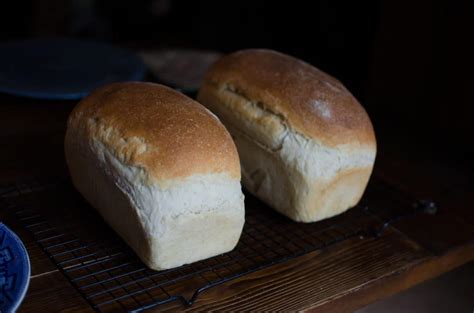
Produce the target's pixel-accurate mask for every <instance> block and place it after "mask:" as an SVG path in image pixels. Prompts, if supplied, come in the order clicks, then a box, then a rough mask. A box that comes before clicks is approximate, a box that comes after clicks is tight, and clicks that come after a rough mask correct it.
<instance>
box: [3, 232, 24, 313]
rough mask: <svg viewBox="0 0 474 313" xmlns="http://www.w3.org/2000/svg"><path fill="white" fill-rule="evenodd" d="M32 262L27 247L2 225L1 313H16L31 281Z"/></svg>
mask: <svg viewBox="0 0 474 313" xmlns="http://www.w3.org/2000/svg"><path fill="white" fill-rule="evenodd" d="M30 271H31V269H30V260H29V258H28V254H27V252H26V249H25V246H24V245H23V243H22V242H21V240H20V239H19V238H18V236H17V235H15V233H14V232H12V231H11V230H10V229H9V228H8V227H6V226H5V225H4V224H2V223H0V312H2V313H3V312H15V311H16V310H17V309H18V307H19V306H20V303H21V301H22V300H23V298H24V297H25V294H26V290H27V289H28V283H29V280H30Z"/></svg>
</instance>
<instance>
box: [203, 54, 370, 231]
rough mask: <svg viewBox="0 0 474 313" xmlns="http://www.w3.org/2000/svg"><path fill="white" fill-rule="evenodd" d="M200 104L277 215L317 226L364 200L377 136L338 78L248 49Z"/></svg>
mask: <svg viewBox="0 0 474 313" xmlns="http://www.w3.org/2000/svg"><path fill="white" fill-rule="evenodd" d="M198 101H199V102H201V103H202V104H204V105H205V106H206V107H207V108H209V109H210V110H211V111H213V112H214V113H216V115H218V116H219V118H220V119H221V121H222V122H223V123H224V124H225V125H226V127H227V129H228V130H229V132H230V133H231V134H232V137H233V139H234V141H235V143H236V146H237V149H238V151H239V155H240V160H241V166H242V181H243V184H244V186H245V188H246V189H247V190H249V191H250V192H251V193H252V194H254V195H256V196H257V197H259V198H260V199H262V200H263V201H264V202H266V203H267V204H269V205H270V206H271V207H273V208H274V209H276V210H277V211H279V212H281V213H283V214H285V215H287V216H288V217H290V218H291V219H293V220H295V221H301V222H313V221H318V220H321V219H325V218H328V217H331V216H334V215H336V214H339V213H341V212H344V211H345V210H347V209H348V208H350V207H353V206H354V205H356V204H357V203H358V202H359V200H360V198H361V196H362V195H363V193H364V190H365V188H366V185H367V183H368V180H369V178H370V175H371V173H372V168H373V164H374V160H375V155H376V142H375V135H374V132H373V128H372V124H371V122H370V119H369V117H368V115H367V113H366V112H365V110H364V109H363V108H362V106H361V105H360V104H359V103H358V102H357V100H356V99H355V98H354V97H353V96H352V95H351V94H350V93H349V91H347V89H346V88H345V87H344V86H343V85H342V84H341V83H340V82H339V81H337V80H336V79H334V78H333V77H331V76H329V75H327V74H325V73H323V72H322V71H320V70H318V69H316V68H314V67H312V66H311V65H309V64H307V63H304V62H302V61H300V60H297V59H295V58H293V57H290V56H286V55H283V54H281V53H277V52H274V51H269V50H243V51H239V52H236V53H233V54H230V55H228V56H225V57H224V58H222V59H220V60H219V61H218V62H217V63H215V64H214V65H213V67H212V68H211V69H210V70H209V72H208V73H207V75H206V78H205V80H204V83H203V85H202V87H201V89H200V91H199V94H198Z"/></svg>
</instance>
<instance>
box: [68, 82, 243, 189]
mask: <svg viewBox="0 0 474 313" xmlns="http://www.w3.org/2000/svg"><path fill="white" fill-rule="evenodd" d="M70 131H76V132H79V134H82V136H85V137H86V138H84V139H85V140H86V141H89V142H92V141H94V140H95V141H99V142H101V143H102V144H103V145H105V147H106V148H107V149H108V150H109V151H110V152H112V153H113V154H114V156H115V157H116V158H117V159H119V160H120V161H121V162H122V163H124V164H125V165H128V166H136V167H139V168H143V169H145V170H146V172H147V175H148V178H152V180H154V181H159V182H160V181H164V180H168V179H178V178H184V177H187V176H190V175H195V174H209V173H221V172H225V173H228V174H230V175H231V176H232V177H234V178H240V165H239V157H238V154H237V150H236V148H235V145H234V143H233V141H232V138H231V137H230V135H229V133H228V132H227V130H226V129H225V127H224V126H223V125H222V124H221V123H220V121H219V120H218V119H217V118H216V117H215V116H214V115H212V114H211V113H210V112H209V111H208V110H207V109H206V108H204V107H203V106H201V105H200V104H199V103H197V102H195V101H194V100H192V99H190V98H188V97H186V96H185V95H183V94H181V93H179V92H176V91H174V90H172V89H170V88H168V87H165V86H162V85H158V84H152V83H131V82H130V83H115V84H110V85H107V86H105V87H102V88H100V89H98V90H96V91H95V92H93V93H92V94H91V95H89V96H88V97H86V98H85V99H83V100H82V101H81V102H80V103H79V104H78V105H77V106H76V108H75V109H74V111H73V112H72V113H71V115H70V117H69V121H68V132H70ZM91 140H92V141H91ZM78 144H79V143H78Z"/></svg>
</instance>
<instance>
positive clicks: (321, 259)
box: [0, 96, 474, 312]
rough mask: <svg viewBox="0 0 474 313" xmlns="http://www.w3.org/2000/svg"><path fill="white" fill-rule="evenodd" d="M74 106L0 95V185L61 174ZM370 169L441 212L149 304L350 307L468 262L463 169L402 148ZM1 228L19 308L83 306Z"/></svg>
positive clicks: (36, 251) (472, 240)
mask: <svg viewBox="0 0 474 313" xmlns="http://www.w3.org/2000/svg"><path fill="white" fill-rule="evenodd" d="M74 104H75V103H73V102H46V101H33V100H28V99H17V98H14V97H10V96H1V97H0V140H1V145H0V183H10V182H15V181H16V182H18V181H21V180H23V179H27V178H29V177H32V176H36V177H38V176H48V175H56V174H64V173H65V171H66V167H65V163H64V157H63V151H62V149H63V147H62V142H63V136H64V130H65V121H66V118H67V116H68V114H69V112H70V110H71V109H72V107H73V106H74ZM380 140H381V139H380V138H379V141H380ZM399 151H404V149H403V147H400V149H399ZM426 159H430V157H429V156H427V157H426ZM375 172H376V173H377V175H379V176H382V177H383V178H384V179H386V180H388V181H390V182H392V183H393V184H396V185H397V186H399V188H401V189H403V190H405V191H407V192H410V193H411V194H413V195H414V196H417V197H422V198H431V199H434V200H436V202H437V203H438V205H439V206H440V207H441V208H442V210H440V212H439V214H436V215H433V216H428V217H427V216H419V217H413V218H410V219H409V220H404V221H403V223H401V222H400V223H396V224H394V225H393V226H391V227H390V228H389V229H388V230H387V231H386V232H384V234H383V235H382V236H381V237H380V238H377V239H366V240H358V239H357V238H354V239H351V240H348V241H344V242H341V243H339V244H337V245H335V246H331V247H330V248H328V249H326V250H321V251H315V252H312V253H309V254H306V255H304V256H302V257H299V258H297V259H294V260H291V261H288V262H285V263H283V264H279V265H275V266H272V267H270V268H267V269H265V270H261V271H258V272H255V273H252V274H249V275H246V276H243V277H241V278H239V279H237V280H233V281H230V282H228V283H226V284H224V285H222V286H219V287H218V288H213V289H210V290H208V291H206V292H204V293H203V294H202V295H200V297H199V298H198V300H197V302H196V303H195V304H194V305H193V306H192V307H189V308H187V307H183V306H182V304H181V303H179V302H172V303H170V304H167V305H166V306H164V307H159V308H158V309H156V310H157V311H158V310H159V311H162V310H165V309H170V310H177V309H185V310H219V311H232V310H234V311H246V310H257V311H258V310H265V311H275V310H280V311H289V310H309V309H311V310H314V311H321V312H351V311H353V310H354V309H356V308H359V307H362V306H364V305H366V304H368V303H371V302H373V301H376V300H378V299H381V298H384V297H387V296H389V295H391V294H394V293H397V292H399V291H401V290H404V289H407V288H409V287H411V286H413V285H415V284H418V283H420V282H422V281H424V280H427V279H430V278H433V277H435V276H438V275H440V274H442V273H444V272H447V271H449V270H451V269H453V268H455V267H458V266H460V265H462V264H464V263H467V262H469V261H472V260H473V259H474V227H473V226H474V213H473V212H474V211H473V208H474V206H473V204H474V203H473V202H474V201H473V198H472V194H473V186H472V182H470V181H468V178H467V177H464V175H463V173H458V172H456V171H454V170H451V169H448V168H446V167H443V166H440V165H439V164H436V163H434V162H429V161H424V160H422V161H414V160H412V159H409V158H406V157H404V156H403V154H402V153H399V154H379V156H378V160H377V163H376V170H375ZM0 218H2V211H0ZM9 226H11V227H12V228H13V230H15V231H16V232H17V233H18V235H19V236H20V237H21V238H22V240H23V241H24V243H25V245H26V247H27V249H28V252H29V255H30V258H31V263H32V277H31V281H30V287H29V290H28V293H27V296H26V298H25V301H24V303H23V305H22V306H21V309H20V311H24V312H41V311H48V312H56V311H68V312H72V311H81V312H88V311H92V309H91V307H90V306H89V305H88V303H87V302H86V301H85V300H84V299H83V298H82V296H81V295H80V294H79V293H78V292H77V291H76V290H75V289H74V287H73V286H72V285H71V284H70V283H69V282H68V281H67V279H66V278H65V277H64V276H63V274H62V273H61V272H60V271H58V269H57V268H56V267H55V266H54V264H52V263H51V261H50V260H49V259H48V257H47V256H46V255H45V254H44V253H43V252H42V250H41V249H40V248H39V247H38V246H37V245H36V244H35V242H34V241H33V239H32V238H31V236H30V235H29V234H28V233H26V232H25V231H24V230H22V229H21V228H19V227H17V226H15V225H9Z"/></svg>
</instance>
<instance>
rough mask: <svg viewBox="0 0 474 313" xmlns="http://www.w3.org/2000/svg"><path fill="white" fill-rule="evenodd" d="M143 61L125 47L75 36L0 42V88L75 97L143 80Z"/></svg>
mask: <svg viewBox="0 0 474 313" xmlns="http://www.w3.org/2000/svg"><path fill="white" fill-rule="evenodd" d="M145 71H146V68H145V65H144V64H143V62H142V61H141V59H140V58H139V57H137V56H136V55H134V54H133V53H131V52H130V51H128V50H125V49H121V48H117V47H113V46H110V45H106V44H101V43H95V42H87V41H81V40H76V39H66V38H58V39H33V40H25V41H17V42H7V43H2V44H0V92H4V93H8V94H12V95H15V96H25V97H32V98H38V99H62V100H76V99H81V98H83V97H85V96H87V95H88V94H89V93H90V92H91V91H92V90H94V89H95V88H97V87H99V86H101V85H104V84H107V83H112V82H117V81H136V80H142V79H143V77H144V75H145Z"/></svg>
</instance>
